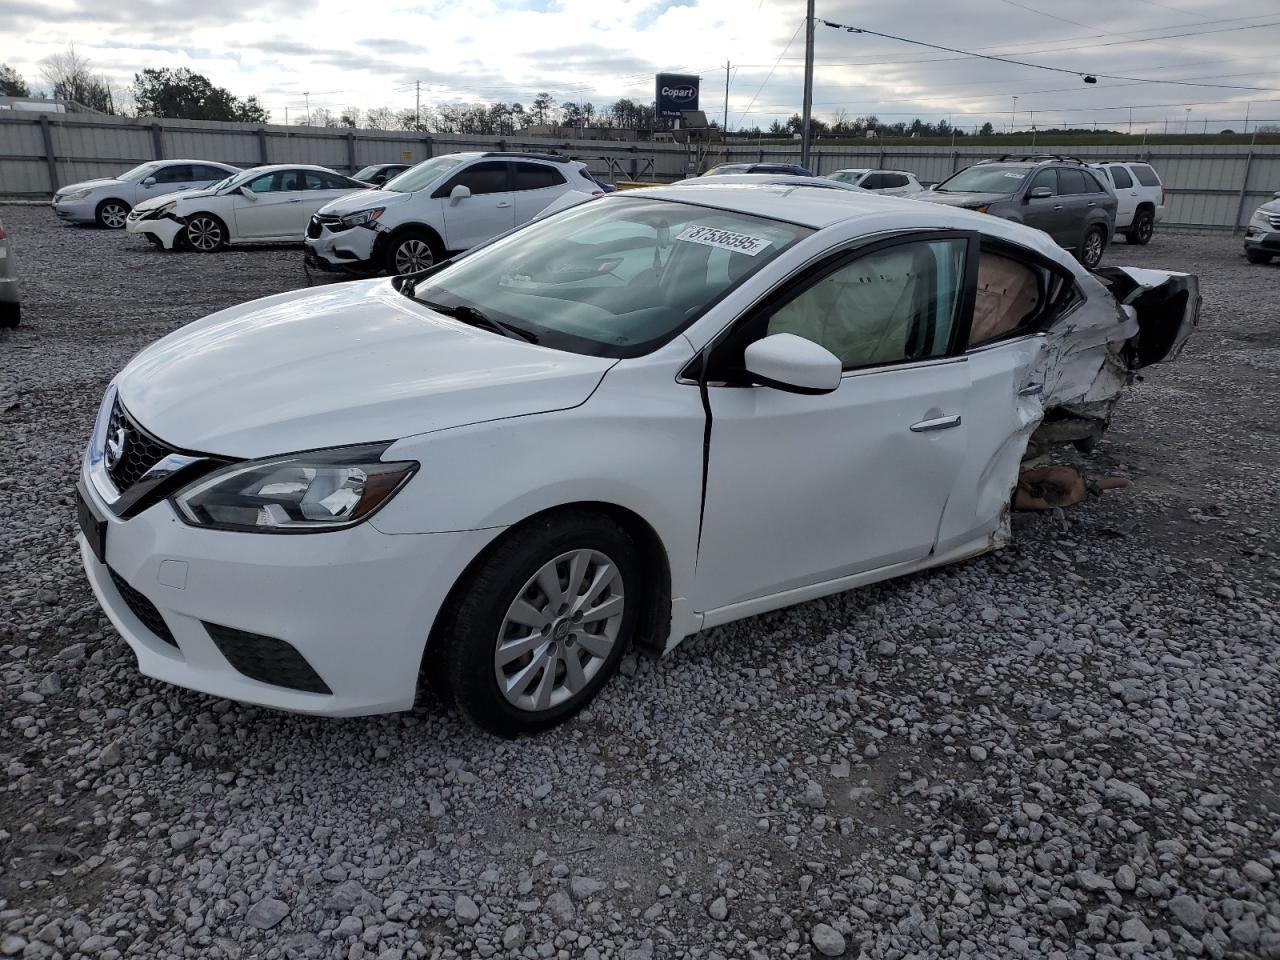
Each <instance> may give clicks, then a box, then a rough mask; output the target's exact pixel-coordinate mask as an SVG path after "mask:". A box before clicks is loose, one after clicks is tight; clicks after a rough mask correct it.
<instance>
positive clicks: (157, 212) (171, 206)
mask: <svg viewBox="0 0 1280 960" xmlns="http://www.w3.org/2000/svg"><path fill="white" fill-rule="evenodd" d="M177 206H178V201H177V200H170V201H169V202H168V203H166V204H165V205H164V206H163V207H158V208H157V209H155V210H152V211H151V216H153V217H163V216H164V215H165V214H166V213H168V212H169V211H170V210H173V209H174V208H175V207H177Z"/></svg>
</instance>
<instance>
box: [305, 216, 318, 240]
mask: <svg viewBox="0 0 1280 960" xmlns="http://www.w3.org/2000/svg"><path fill="white" fill-rule="evenodd" d="M307 236H308V237H310V238H311V239H312V240H314V239H315V238H316V237H318V236H320V221H319V220H317V219H316V218H315V217H312V218H311V220H310V221H309V222H308V223H307Z"/></svg>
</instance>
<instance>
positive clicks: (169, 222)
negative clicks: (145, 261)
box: [124, 214, 186, 250]
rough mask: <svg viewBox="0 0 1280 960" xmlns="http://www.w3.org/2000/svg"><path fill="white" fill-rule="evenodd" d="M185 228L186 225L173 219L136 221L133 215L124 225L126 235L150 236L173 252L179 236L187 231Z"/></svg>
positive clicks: (160, 218)
mask: <svg viewBox="0 0 1280 960" xmlns="http://www.w3.org/2000/svg"><path fill="white" fill-rule="evenodd" d="M185 226H186V225H185V224H182V223H179V222H178V221H177V220H174V219H173V218H172V217H157V218H155V219H154V220H144V219H142V218H138V219H136V220H135V219H134V218H133V215H132V214H131V215H130V216H129V220H128V222H127V223H125V225H124V229H125V232H126V233H130V234H134V235H145V234H150V235H151V236H153V237H155V238H156V239H157V240H159V241H160V246H162V247H164V248H165V249H166V250H172V249H173V247H174V244H175V243H176V242H177V238H178V234H180V233H181V232H182V231H183V230H184V229H185Z"/></svg>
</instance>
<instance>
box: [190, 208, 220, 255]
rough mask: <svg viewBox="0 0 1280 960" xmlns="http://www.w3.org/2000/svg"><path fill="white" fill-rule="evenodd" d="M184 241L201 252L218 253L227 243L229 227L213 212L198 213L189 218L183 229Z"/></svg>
mask: <svg viewBox="0 0 1280 960" xmlns="http://www.w3.org/2000/svg"><path fill="white" fill-rule="evenodd" d="M182 237H183V242H185V243H186V245H187V246H189V247H190V248H191V249H192V250H198V251H200V252H201V253H216V252H217V251H219V250H221V249H222V248H223V247H225V246H226V245H227V228H226V227H224V226H223V225H222V221H221V220H219V219H218V218H217V217H215V216H214V215H213V214H211V213H197V214H195V215H194V216H190V217H188V218H187V228H186V229H185V230H183V231H182Z"/></svg>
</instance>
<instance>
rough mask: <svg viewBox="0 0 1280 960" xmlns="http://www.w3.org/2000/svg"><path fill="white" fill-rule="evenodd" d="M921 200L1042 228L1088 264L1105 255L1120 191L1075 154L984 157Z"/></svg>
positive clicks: (922, 194) (921, 197)
mask: <svg viewBox="0 0 1280 960" xmlns="http://www.w3.org/2000/svg"><path fill="white" fill-rule="evenodd" d="M916 199H919V200H927V201H929V202H930V203H945V204H947V205H949V206H953V207H964V208H966V209H969V210H977V211H980V212H982V213H989V214H991V215H992V216H996V217H1004V218H1005V219H1006V220H1016V221H1017V222H1018V223H1025V224H1027V226H1031V227H1038V228H1039V229H1041V230H1043V231H1044V232H1045V233H1047V234H1049V236H1051V237H1053V239H1054V240H1056V241H1057V242H1058V244H1059V245H1061V246H1063V247H1066V248H1067V249H1068V250H1070V251H1071V252H1072V253H1074V254H1075V255H1076V258H1077V259H1078V260H1079V261H1080V262H1081V263H1083V264H1084V265H1085V266H1086V267H1089V268H1093V267H1096V266H1097V265H1098V263H1099V262H1100V261H1101V260H1102V253H1103V251H1104V250H1106V248H1107V240H1108V238H1110V236H1111V234H1112V232H1113V230H1114V229H1115V222H1116V206H1117V202H1116V196H1115V194H1114V193H1112V192H1111V189H1110V188H1109V187H1107V185H1106V184H1105V183H1104V182H1103V181H1102V179H1101V178H1100V177H1098V175H1097V174H1096V172H1095V171H1093V170H1091V169H1090V168H1089V167H1088V166H1086V165H1085V163H1084V162H1083V161H1081V160H1076V159H1075V158H1072V157H1059V156H1031V157H1026V156H1019V157H1015V156H1009V155H1006V156H1003V157H1001V158H1000V159H999V160H983V161H981V162H980V163H977V164H974V165H973V166H972V167H968V168H966V169H964V170H961V171H960V172H959V173H955V174H952V175H951V176H950V177H948V178H947V179H946V180H944V181H942V183H940V184H938V185H937V186H935V187H934V188H933V189H932V190H929V191H927V192H925V193H921V194H917V196H916Z"/></svg>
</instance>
